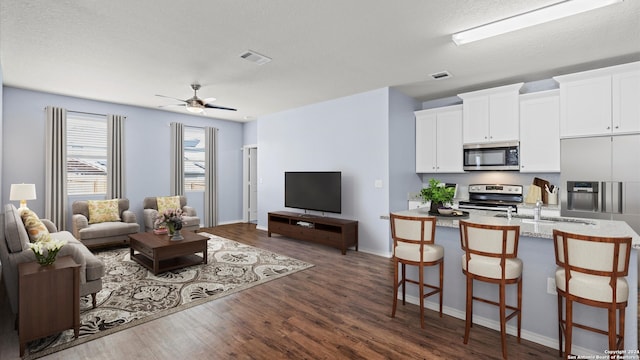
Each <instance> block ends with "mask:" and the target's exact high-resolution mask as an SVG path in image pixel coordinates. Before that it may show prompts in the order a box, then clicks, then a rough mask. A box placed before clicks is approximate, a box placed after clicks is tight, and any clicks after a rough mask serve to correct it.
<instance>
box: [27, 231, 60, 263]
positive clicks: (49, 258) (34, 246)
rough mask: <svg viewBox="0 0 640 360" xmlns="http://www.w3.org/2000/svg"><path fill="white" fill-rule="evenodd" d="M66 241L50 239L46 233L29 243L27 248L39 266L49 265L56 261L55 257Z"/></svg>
mask: <svg viewBox="0 0 640 360" xmlns="http://www.w3.org/2000/svg"><path fill="white" fill-rule="evenodd" d="M66 244H67V241H66V240H60V239H52V238H51V235H50V234H48V233H44V234H40V235H39V236H38V237H37V238H36V241H35V242H32V243H29V248H30V249H31V250H32V251H33V253H34V254H35V255H36V260H37V261H38V263H39V264H40V265H51V264H53V263H54V261H56V255H57V254H58V251H60V249H62V247H63V246H65V245H66Z"/></svg>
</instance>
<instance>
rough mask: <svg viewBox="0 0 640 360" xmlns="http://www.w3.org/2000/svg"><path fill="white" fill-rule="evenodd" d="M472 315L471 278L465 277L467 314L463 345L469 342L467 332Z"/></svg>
mask: <svg viewBox="0 0 640 360" xmlns="http://www.w3.org/2000/svg"><path fill="white" fill-rule="evenodd" d="M472 314H473V278H471V276H470V275H467V313H466V315H465V324H464V343H465V344H466V343H468V342H469V330H470V329H471V322H472V321H471V320H472V319H471V317H472Z"/></svg>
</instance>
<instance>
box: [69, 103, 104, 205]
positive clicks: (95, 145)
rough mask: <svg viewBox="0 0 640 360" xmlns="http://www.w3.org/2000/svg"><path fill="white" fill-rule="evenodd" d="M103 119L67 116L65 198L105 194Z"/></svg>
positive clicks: (77, 115) (100, 117)
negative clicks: (67, 196)
mask: <svg viewBox="0 0 640 360" xmlns="http://www.w3.org/2000/svg"><path fill="white" fill-rule="evenodd" d="M106 192H107V119H106V117H105V116H98V115H96V116H94V115H85V114H79V113H73V112H68V113H67V195H86V194H106Z"/></svg>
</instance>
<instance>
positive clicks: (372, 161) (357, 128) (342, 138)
mask: <svg viewBox="0 0 640 360" xmlns="http://www.w3.org/2000/svg"><path fill="white" fill-rule="evenodd" d="M388 99H389V89H388V88H384V89H378V90H374V91H369V92H365V93H361V94H356V95H352V96H347V97H343V98H339V99H335V100H330V101H326V102H321V103H317V104H313V105H308V106H304V107H300V108H296V109H291V110H287V111H283V112H280V113H276V114H270V115H266V116H263V117H260V118H259V119H258V152H259V159H258V227H259V228H264V229H266V227H267V213H268V212H269V211H278V210H285V207H284V172H285V171H342V214H326V215H327V216H334V217H341V218H346V219H354V220H358V221H359V245H360V249H361V250H363V251H367V252H371V253H376V254H384V255H387V256H388V250H389V230H388V221H387V220H383V219H380V216H381V215H387V214H388V212H389V166H388V164H389V106H388V103H389V100H388ZM376 180H381V181H382V188H376V187H375V186H374V184H375V181H376ZM286 210H291V211H299V210H295V209H286ZM318 214H319V213H318ZM336 251H337V250H336Z"/></svg>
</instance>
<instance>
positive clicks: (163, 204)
mask: <svg viewBox="0 0 640 360" xmlns="http://www.w3.org/2000/svg"><path fill="white" fill-rule="evenodd" d="M156 200H157V201H158V212H159V213H160V214H162V213H163V212H165V211H166V210H175V209H180V196H162V197H158V198H156Z"/></svg>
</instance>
